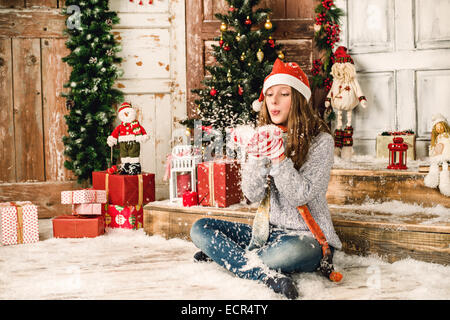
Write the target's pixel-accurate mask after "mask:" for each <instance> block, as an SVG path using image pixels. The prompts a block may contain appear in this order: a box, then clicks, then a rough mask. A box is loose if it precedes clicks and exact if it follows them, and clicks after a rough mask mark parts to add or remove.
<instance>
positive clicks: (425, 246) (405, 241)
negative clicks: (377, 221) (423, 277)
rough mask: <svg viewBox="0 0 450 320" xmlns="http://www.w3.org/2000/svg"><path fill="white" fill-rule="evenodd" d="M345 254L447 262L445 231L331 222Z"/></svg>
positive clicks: (449, 252) (449, 253)
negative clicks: (347, 224)
mask: <svg viewBox="0 0 450 320" xmlns="http://www.w3.org/2000/svg"><path fill="white" fill-rule="evenodd" d="M335 229H336V232H337V234H338V236H339V238H340V239H341V241H342V243H343V250H344V251H345V252H346V253H349V254H358V255H363V256H366V255H370V254H377V255H379V256H381V257H382V258H383V259H385V260H386V261H388V262H395V261H398V260H401V259H406V258H408V257H409V258H413V259H416V260H421V261H426V262H433V263H440V264H444V265H449V264H450V249H449V247H448V244H449V243H450V234H449V233H427V232H413V231H403V230H386V229H383V228H366V227H353V226H343V225H335Z"/></svg>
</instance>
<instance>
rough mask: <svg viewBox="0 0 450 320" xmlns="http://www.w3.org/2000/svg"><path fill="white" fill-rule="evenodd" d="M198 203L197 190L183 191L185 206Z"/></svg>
mask: <svg viewBox="0 0 450 320" xmlns="http://www.w3.org/2000/svg"><path fill="white" fill-rule="evenodd" d="M196 205H198V193H197V192H195V191H185V192H184V193H183V207H191V206H196Z"/></svg>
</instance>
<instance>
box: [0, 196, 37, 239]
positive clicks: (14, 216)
mask: <svg viewBox="0 0 450 320" xmlns="http://www.w3.org/2000/svg"><path fill="white" fill-rule="evenodd" d="M38 241H39V224H38V209H37V206H36V205H34V204H33V203H32V202H30V201H18V202H2V203H0V242H1V243H2V244H3V245H10V244H22V243H34V242H38Z"/></svg>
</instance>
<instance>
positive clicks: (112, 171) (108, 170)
mask: <svg viewBox="0 0 450 320" xmlns="http://www.w3.org/2000/svg"><path fill="white" fill-rule="evenodd" d="M106 172H108V173H109V174H114V173H116V172H117V166H116V165H114V166H112V167H111V168H108V169H107V170H106Z"/></svg>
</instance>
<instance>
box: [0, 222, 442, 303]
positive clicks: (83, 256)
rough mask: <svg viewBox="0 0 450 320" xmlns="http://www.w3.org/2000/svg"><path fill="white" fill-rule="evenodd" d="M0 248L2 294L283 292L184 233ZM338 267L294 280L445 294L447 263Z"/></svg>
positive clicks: (361, 260) (316, 294) (359, 295)
mask: <svg viewBox="0 0 450 320" xmlns="http://www.w3.org/2000/svg"><path fill="white" fill-rule="evenodd" d="M39 227H40V238H41V241H40V242H38V243H35V244H24V245H15V246H3V247H0V299H121V300H127V299H163V300H166V299H194V300H197V299H202V300H211V299H214V300H223V299H229V300H238V299H252V300H253V299H254V300H259V299H269V300H272V299H284V298H283V297H282V296H280V295H277V294H275V293H273V292H272V291H271V290H270V289H268V288H266V287H265V286H264V285H262V284H259V283H256V282H255V281H251V280H242V279H239V278H236V277H235V276H234V275H233V274H231V273H230V272H228V271H227V270H225V269H223V268H221V267H220V266H218V265H216V264H215V263H205V262H203V263H194V262H193V259H192V256H193V254H194V253H195V252H196V251H197V249H196V248H195V246H194V245H193V244H192V243H191V242H189V241H185V240H181V239H170V240H166V239H164V238H162V237H159V236H147V235H146V234H145V233H144V231H143V230H142V229H140V230H137V231H133V230H122V229H110V230H109V232H108V233H107V234H105V235H103V236H100V237H97V238H93V239H89V238H85V239H56V238H53V237H52V225H51V220H50V219H41V220H40V221H39ZM335 265H336V267H337V269H339V270H340V271H341V272H342V273H343V274H344V279H343V281H342V282H341V283H339V284H336V283H332V282H330V281H329V280H327V279H325V278H324V277H322V276H320V275H319V274H316V273H309V274H297V275H295V276H294V279H295V281H296V283H297V285H298V288H299V291H300V293H301V294H302V297H301V298H302V299H312V300H314V299H450V277H449V274H450V266H443V265H438V264H432V263H425V262H421V261H416V260H411V259H406V260H402V261H398V262H395V263H392V264H389V263H387V262H384V261H382V260H380V259H379V258H377V257H375V256H372V257H359V256H355V255H348V254H345V253H343V252H337V253H336V254H335Z"/></svg>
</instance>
